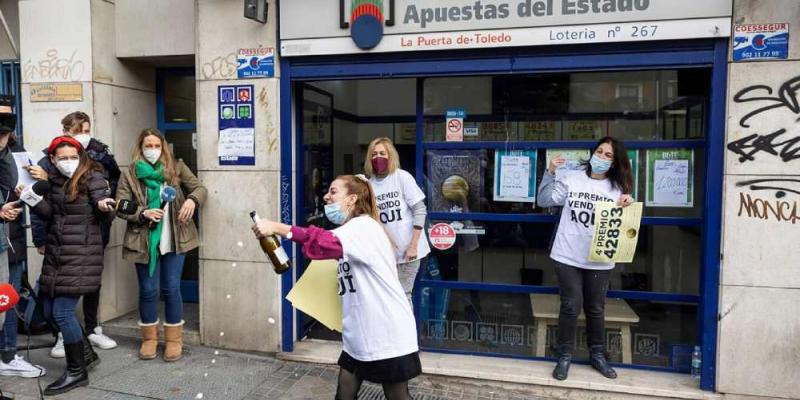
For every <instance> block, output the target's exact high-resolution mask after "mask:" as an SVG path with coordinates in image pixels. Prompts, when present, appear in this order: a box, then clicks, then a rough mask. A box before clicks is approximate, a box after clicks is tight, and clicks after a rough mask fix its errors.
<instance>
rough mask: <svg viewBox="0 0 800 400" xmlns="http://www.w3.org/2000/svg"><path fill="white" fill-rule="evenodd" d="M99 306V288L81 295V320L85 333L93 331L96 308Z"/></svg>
mask: <svg viewBox="0 0 800 400" xmlns="http://www.w3.org/2000/svg"><path fill="white" fill-rule="evenodd" d="M99 306H100V288H99V287H98V288H97V291H96V292H94V293H89V294H85V295H83V322H84V327H85V329H86V334H87V335H91V334H92V333H94V328H96V327H97V309H98V307H99Z"/></svg>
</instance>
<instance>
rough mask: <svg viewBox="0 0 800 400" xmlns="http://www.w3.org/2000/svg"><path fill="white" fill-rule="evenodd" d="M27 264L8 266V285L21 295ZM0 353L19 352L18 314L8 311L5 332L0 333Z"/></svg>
mask: <svg viewBox="0 0 800 400" xmlns="http://www.w3.org/2000/svg"><path fill="white" fill-rule="evenodd" d="M24 264H25V262H18V263H16V264H9V265H8V275H9V276H8V283H10V284H11V286H14V290H16V291H17V293H19V289H20V286H22V269H23V266H24ZM0 351H13V352H16V351H17V313H16V312H14V310H8V312H7V313H6V320H5V322H4V323H3V330H2V331H0Z"/></svg>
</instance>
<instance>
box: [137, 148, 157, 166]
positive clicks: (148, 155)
mask: <svg viewBox="0 0 800 400" xmlns="http://www.w3.org/2000/svg"><path fill="white" fill-rule="evenodd" d="M142 155H143V156H144V158H145V160H147V162H149V163H150V164H155V163H156V161H158V159H159V158H161V149H144V150H143V151H142Z"/></svg>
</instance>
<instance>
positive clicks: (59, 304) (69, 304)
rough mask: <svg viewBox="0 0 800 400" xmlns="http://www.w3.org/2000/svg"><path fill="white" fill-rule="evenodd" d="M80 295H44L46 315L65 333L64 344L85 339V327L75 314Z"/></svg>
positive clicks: (43, 301)
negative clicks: (53, 296) (83, 327)
mask: <svg viewBox="0 0 800 400" xmlns="http://www.w3.org/2000/svg"><path fill="white" fill-rule="evenodd" d="M78 299H80V297H79V296H56V297H55V298H52V297H50V296H48V295H43V296H42V304H43V305H44V317H45V318H47V319H48V320H49V321H50V322H51V323H54V324H55V325H56V326H58V330H59V331H60V332H61V334H62V335H64V344H73V343H78V342H81V341H83V329H81V324H80V323H79V322H78V318H77V317H76V316H75V306H76V305H77V304H78Z"/></svg>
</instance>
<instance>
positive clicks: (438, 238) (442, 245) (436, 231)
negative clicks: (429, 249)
mask: <svg viewBox="0 0 800 400" xmlns="http://www.w3.org/2000/svg"><path fill="white" fill-rule="evenodd" d="M428 237H429V238H430V242H431V244H432V245H433V247H434V248H436V249H439V250H447V249H449V248H451V247H453V244H455V243H456V230H455V229H453V227H452V226H450V225H449V224H445V223H438V224H436V225H434V226H432V227H431V232H430V234H429V235H428Z"/></svg>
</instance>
